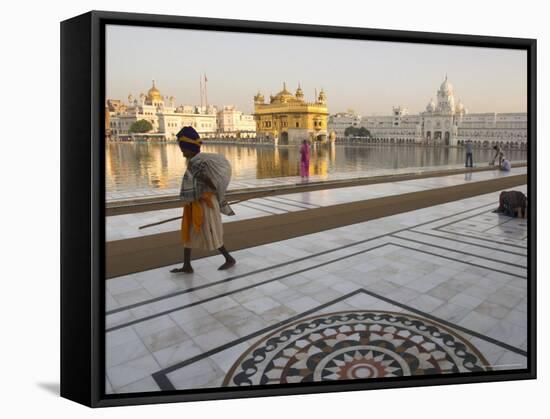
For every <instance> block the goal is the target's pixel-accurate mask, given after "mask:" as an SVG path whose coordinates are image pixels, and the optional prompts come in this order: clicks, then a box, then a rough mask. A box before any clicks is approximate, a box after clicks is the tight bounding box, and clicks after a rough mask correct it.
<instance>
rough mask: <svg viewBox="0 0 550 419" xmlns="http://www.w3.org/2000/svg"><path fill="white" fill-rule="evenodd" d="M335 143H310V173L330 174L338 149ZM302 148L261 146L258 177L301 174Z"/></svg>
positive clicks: (257, 166)
mask: <svg viewBox="0 0 550 419" xmlns="http://www.w3.org/2000/svg"><path fill="white" fill-rule="evenodd" d="M335 149H336V148H335V146H334V144H332V145H329V144H315V145H310V158H309V174H310V175H321V176H326V175H328V171H329V167H331V166H333V164H334V160H335V156H336V150H335ZM299 165H300V148H299V147H284V148H261V149H259V150H258V162H257V165H256V168H257V170H256V177H257V178H258V179H265V178H270V177H281V176H299V175H300V169H299Z"/></svg>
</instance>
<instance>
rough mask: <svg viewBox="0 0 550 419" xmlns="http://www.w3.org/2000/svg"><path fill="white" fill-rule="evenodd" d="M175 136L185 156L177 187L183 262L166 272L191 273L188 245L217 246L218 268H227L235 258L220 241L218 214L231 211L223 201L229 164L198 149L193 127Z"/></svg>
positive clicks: (196, 135) (198, 144) (220, 229)
mask: <svg viewBox="0 0 550 419" xmlns="http://www.w3.org/2000/svg"><path fill="white" fill-rule="evenodd" d="M176 137H177V139H178V144H179V147H180V150H181V152H182V154H183V156H184V157H185V158H186V159H187V170H186V171H185V174H184V176H183V180H182V183H181V190H180V199H181V200H183V201H184V202H185V204H184V206H183V218H182V221H181V236H182V242H183V246H184V252H183V266H182V267H181V268H174V269H172V270H171V271H170V272H172V273H180V272H183V273H193V268H192V266H191V249H205V250H214V249H217V250H218V251H219V252H220V253H221V254H222V255H223V256H224V257H225V263H224V264H223V265H221V266H220V267H219V268H218V269H219V270H225V269H229V268H231V267H232V266H233V265H235V263H236V261H235V259H234V258H233V257H232V256H231V255H230V254H229V252H228V251H227V250H226V248H225V246H224V245H223V227H222V217H221V214H222V213H223V214H226V215H233V214H234V213H233V211H232V210H231V208H230V207H229V205H228V204H227V202H226V201H225V192H226V190H227V187H228V185H229V181H230V179H231V165H230V164H229V162H228V161H227V159H226V158H225V157H224V156H223V155H221V154H214V153H201V145H202V141H201V140H200V137H199V134H198V133H197V131H195V129H194V128H193V127H183V128H182V129H181V131H180V132H178V133H177V135H176Z"/></svg>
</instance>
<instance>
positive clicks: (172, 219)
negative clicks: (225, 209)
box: [139, 190, 273, 230]
mask: <svg viewBox="0 0 550 419" xmlns="http://www.w3.org/2000/svg"><path fill="white" fill-rule="evenodd" d="M271 192H273V191H272V190H269V191H265V192H264V193H263V194H261V195H258V196H251V197H250V198H243V199H239V200H237V201H231V202H228V204H229V205H235V204H238V203H240V202H243V201H248V200H250V199H256V198H262V197H264V196H266V195H269V194H270V193H271ZM182 218H183V215H180V216H179V217H172V218H168V219H166V220H162V221H157V222H155V223H151V224H145V225H142V226H139V229H140V230H143V229H144V228H149V227H154V226H158V225H161V224H166V223H169V222H170V221H176V220H181V219H182Z"/></svg>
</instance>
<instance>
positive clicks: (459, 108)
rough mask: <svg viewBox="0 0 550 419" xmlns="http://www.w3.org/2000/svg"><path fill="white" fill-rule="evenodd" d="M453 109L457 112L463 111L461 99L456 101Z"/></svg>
mask: <svg viewBox="0 0 550 419" xmlns="http://www.w3.org/2000/svg"><path fill="white" fill-rule="evenodd" d="M455 110H456V112H459V113H462V112H464V104H463V103H462V101H461V100H459V101H458V103H457V104H456V108H455Z"/></svg>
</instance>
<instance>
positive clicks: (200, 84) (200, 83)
mask: <svg viewBox="0 0 550 419" xmlns="http://www.w3.org/2000/svg"><path fill="white" fill-rule="evenodd" d="M199 86H200V93H201V112H202V75H201V77H200V79H199Z"/></svg>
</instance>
